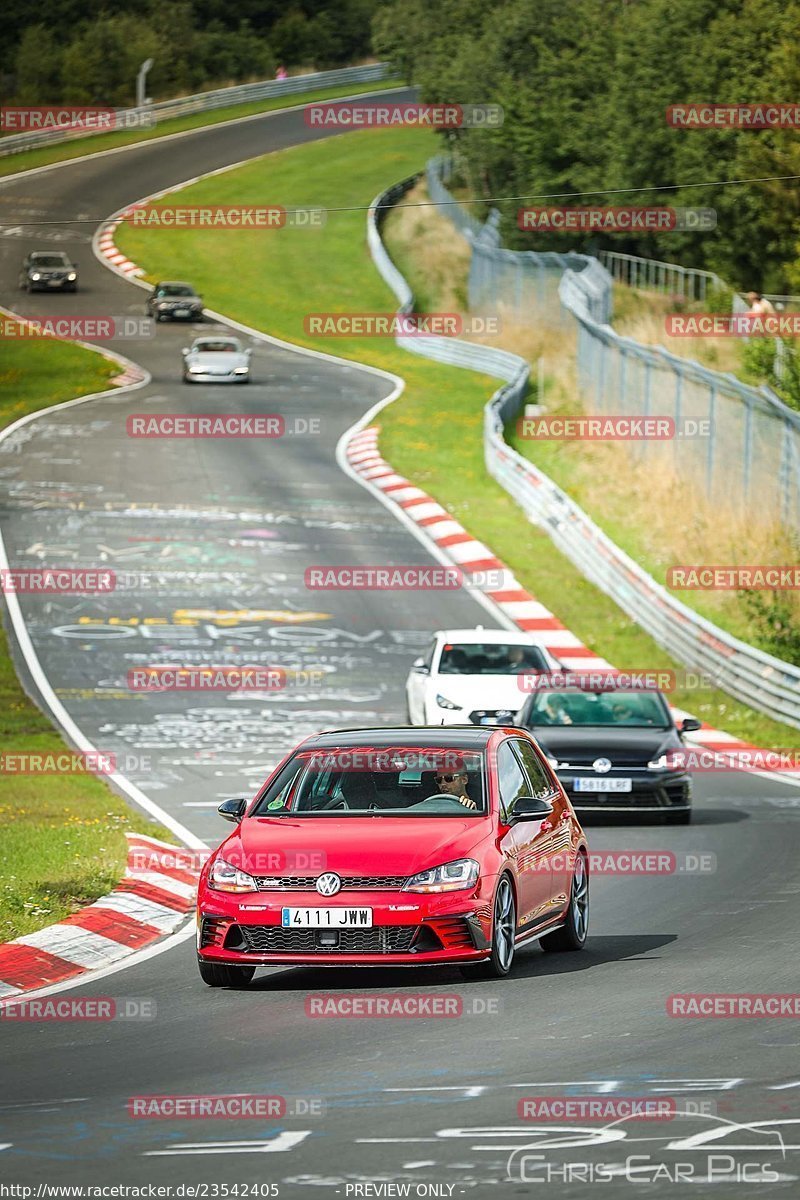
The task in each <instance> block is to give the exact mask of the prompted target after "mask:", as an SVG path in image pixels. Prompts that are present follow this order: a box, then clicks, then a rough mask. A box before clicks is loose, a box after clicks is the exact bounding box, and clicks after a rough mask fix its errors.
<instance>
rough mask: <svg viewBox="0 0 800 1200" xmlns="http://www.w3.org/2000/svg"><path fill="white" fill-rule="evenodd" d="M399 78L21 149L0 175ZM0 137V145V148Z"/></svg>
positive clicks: (4, 161) (2, 164)
mask: <svg viewBox="0 0 800 1200" xmlns="http://www.w3.org/2000/svg"><path fill="white" fill-rule="evenodd" d="M398 85H399V81H397V80H396V81H392V80H380V81H379V82H378V83H357V84H351V85H350V86H349V87H344V86H339V87H328V88H320V89H319V90H317V91H315V92H302V93H298V94H296V95H292V96H280V97H277V96H276V97H274V98H273V99H270V100H251V101H250V102H249V103H247V104H233V105H231V107H230V108H220V109H217V110H216V111H213V112H200V113H192V114H191V115H190V116H185V117H172V118H171V119H170V120H168V121H160V122H159V124H158V125H157V126H156V127H155V128H153V129H132V130H127V131H126V130H122V131H120V132H118V133H117V132H115V133H98V134H96V135H95V134H93V135H91V136H90V137H85V138H76V139H75V140H74V141H70V142H63V143H59V144H58V145H55V146H42V147H41V148H40V149H37V150H23V151H22V152H21V153H20V154H9V155H7V156H5V157H3V158H0V176H3V175H16V174H18V173H19V172H20V171H29V170H31V169H32V168H34V167H47V166H50V165H51V164H52V163H58V162H68V161H69V160H70V159H72V158H80V157H82V156H83V155H85V154H99V153H100V152H101V151H102V150H113V149H116V147H118V146H132V145H134V144H136V143H138V142H151V141H153V140H154V139H155V138H160V137H166V136H167V134H170V133H182V132H183V131H184V130H187V129H200V128H202V127H204V126H206V125H219V124H221V123H222V122H223V121H232V120H235V119H236V118H238V117H250V116H255V115H256V114H258V113H266V112H272V111H273V110H275V109H278V108H291V107H292V106H294V105H296V104H311V103H313V102H315V101H317V100H330V99H334V98H335V97H337V96H359V95H362V94H364V93H367V92H375V91H378V90H379V89H380V88H382V87H392V86H398ZM2 144H3V143H2V139H0V147H2Z"/></svg>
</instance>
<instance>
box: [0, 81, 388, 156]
mask: <svg viewBox="0 0 800 1200" xmlns="http://www.w3.org/2000/svg"><path fill="white" fill-rule="evenodd" d="M388 76H389V64H388V63H385V62H382V63H371V64H370V65H369V66H364V67H341V68H339V69H338V70H336V71H314V72H310V73H309V74H308V75H292V76H289V77H288V78H287V79H266V80H261V81H260V82H257V83H243V84H240V85H239V86H237V87H228V88H218V89H217V90H216V91H211V92H198V93H196V94H195V95H194V96H181V97H179V98H178V99H176V100H161V101H159V102H158V103H157V104H148V105H147V106H146V107H144V108H125V109H117V110H115V111H116V112H117V114H118V117H119V119H120V121H121V122H130V126H129V127H130V128H131V129H135V128H137V127H139V128H141V127H145V128H146V127H148V126H144V125H143V123H142V124H139V123H140V122H142V118H143V117H147V118H149V120H150V121H152V122H153V123H154V124H156V125H158V124H159V122H161V121H167V120H170V119H172V118H173V117H185V116H189V115H191V114H192V113H198V112H213V111H215V110H216V109H219V108H230V107H231V106H232V105H235V104H248V103H251V102H252V101H254V100H265V99H269V98H270V97H273V96H295V95H298V94H302V93H303V92H312V91H317V90H319V89H321V88H328V87H338V85H339V84H350V83H372V82H376V83H377V82H380V81H381V80H383V79H386V78H388ZM148 125H149V121H148ZM123 128H124V125H123ZM99 132H104V131H101V130H97V129H81V128H76V129H69V128H67V129H60V128H58V129H37V130H31V131H30V132H28V133H14V134H10V135H9V136H8V137H0V156H2V155H6V154H20V153H21V152H22V151H23V150H31V149H33V148H35V147H36V146H50V145H53V144H54V143H56V142H66V141H72V140H73V139H75V138H85V137H93V136H94V135H96V134H97V133H99ZM105 132H108V131H105Z"/></svg>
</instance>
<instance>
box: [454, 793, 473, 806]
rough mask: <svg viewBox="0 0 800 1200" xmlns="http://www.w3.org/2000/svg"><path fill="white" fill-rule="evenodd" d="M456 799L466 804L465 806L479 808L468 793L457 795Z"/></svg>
mask: <svg viewBox="0 0 800 1200" xmlns="http://www.w3.org/2000/svg"><path fill="white" fill-rule="evenodd" d="M456 799H457V800H458V803H459V804H463V805H464V808H477V807H478V806H477V804H476V803H475V801H474V800H473V799H472V797H471V796H467V795H463V796H457V797H456Z"/></svg>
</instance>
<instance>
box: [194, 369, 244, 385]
mask: <svg viewBox="0 0 800 1200" xmlns="http://www.w3.org/2000/svg"><path fill="white" fill-rule="evenodd" d="M185 378H186V380H187V381H188V382H189V383H247V381H248V380H249V378H250V372H249V371H248V373H247V374H246V375H206V374H202V375H200V374H197V373H196V372H194V371H186V372H185Z"/></svg>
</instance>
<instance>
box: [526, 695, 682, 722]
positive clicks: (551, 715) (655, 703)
mask: <svg viewBox="0 0 800 1200" xmlns="http://www.w3.org/2000/svg"><path fill="white" fill-rule="evenodd" d="M525 724H526V725H530V726H533V725H619V726H628V727H636V728H639V729H649V728H657V729H668V728H669V727H670V725H671V722H670V719H669V713H668V710H667V706H666V704H665V703H664V700H663V697H662V696H661V695H660V693H659V692H625V693H621V692H538V693H537V694H536V695H535V696H532V697H531V700H530V706H529V707H528V709H527V710H526V713H525Z"/></svg>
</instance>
